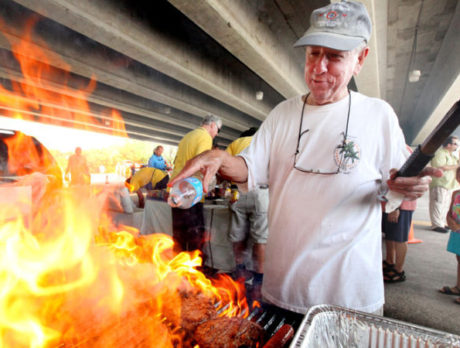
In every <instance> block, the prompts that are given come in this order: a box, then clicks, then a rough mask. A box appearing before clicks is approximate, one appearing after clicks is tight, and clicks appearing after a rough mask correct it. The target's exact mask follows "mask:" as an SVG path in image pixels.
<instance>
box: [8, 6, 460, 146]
mask: <svg viewBox="0 0 460 348" xmlns="http://www.w3.org/2000/svg"><path fill="white" fill-rule="evenodd" d="M328 2H329V1H327V0H313V1H305V0H253V1H246V0H232V1H227V0H170V1H166V0H155V1H148V0H136V1H128V0H78V1H71V0H41V1H36V0H1V1H0V8H1V12H0V13H1V19H2V25H1V27H2V30H1V31H2V35H0V54H1V56H2V59H1V62H0V78H1V80H2V81H3V83H2V84H3V85H4V86H5V87H6V88H9V87H10V85H11V81H19V82H21V81H22V82H23V83H25V84H26V85H27V86H30V87H33V88H42V89H45V90H46V91H49V92H53V93H56V92H58V91H59V92H60V93H64V94H66V95H68V96H69V97H74V98H77V99H78V98H80V94H79V93H78V92H77V90H78V88H81V87H82V86H91V82H90V81H91V79H93V80H95V81H97V84H96V86H95V87H94V89H92V92H91V93H88V94H87V95H86V97H87V99H88V101H89V103H90V104H89V106H90V108H89V110H86V113H87V114H88V115H89V116H91V117H93V118H94V119H96V120H98V122H99V123H98V128H94V130H95V131H98V130H100V129H101V128H104V127H106V128H110V127H112V123H111V120H110V117H108V116H107V115H105V114H104V109H105V108H107V107H109V108H115V109H117V110H118V111H119V112H120V114H121V115H122V117H123V120H124V122H125V124H126V129H127V132H128V135H129V136H130V137H132V138H137V139H143V140H153V141H158V142H163V143H167V144H177V143H178V141H179V140H180V139H181V137H182V136H183V135H184V134H185V133H186V132H188V131H189V130H191V129H193V128H195V127H196V126H197V125H199V123H200V120H201V118H202V117H203V116H205V115H206V114H208V113H214V114H217V115H219V116H221V117H222V118H223V120H224V128H223V131H222V132H221V133H220V134H219V138H218V139H217V140H218V142H219V143H220V144H222V145H226V144H228V143H229V142H230V141H232V140H233V139H234V138H236V137H237V136H238V134H239V133H240V132H241V131H243V130H245V129H247V128H248V127H251V126H258V125H259V124H260V123H261V122H262V121H263V120H264V119H265V117H266V116H267V114H268V112H269V111H270V110H271V109H272V108H273V107H274V106H275V105H276V104H277V103H279V102H280V101H282V100H284V99H285V98H289V97H292V96H294V95H297V94H300V93H305V92H306V86H305V83H304V81H303V62H304V50H303V49H298V48H293V47H292V44H293V43H294V42H295V41H296V39H297V38H298V37H300V36H301V35H302V34H303V32H304V31H305V30H306V29H307V28H308V22H309V16H310V13H311V11H312V10H313V9H314V8H317V7H320V6H322V5H325V4H327V3H328ZM362 2H364V3H365V4H366V6H367V8H368V10H369V12H370V14H371V17H372V20H373V24H374V28H373V34H372V39H371V42H370V47H371V54H370V56H369V57H368V60H367V62H366V64H365V66H364V69H363V71H362V72H361V74H360V75H359V77H358V78H357V79H356V80H355V81H354V83H353V86H354V88H355V89H357V90H358V91H360V92H362V93H364V94H367V95H370V96H377V97H381V98H383V99H386V100H387V101H388V102H389V103H390V104H391V105H392V106H393V108H394V109H395V111H396V113H397V114H398V115H399V118H400V123H401V126H402V128H403V131H404V133H405V135H406V139H407V141H408V143H411V144H418V143H420V142H422V141H423V139H424V137H425V136H426V135H427V134H428V133H429V132H430V131H431V130H432V129H433V128H434V127H435V125H436V124H437V123H438V122H439V120H440V119H441V118H442V117H443V116H444V114H445V113H446V112H447V110H448V108H449V107H450V106H451V105H452V104H453V103H454V102H455V101H456V100H458V99H460V98H459V97H460V93H459V91H460V88H459V87H460V86H459V84H460V79H459V78H458V76H459V72H460V60H459V59H458V57H459V56H460V43H459V40H458V38H457V37H456V36H457V35H458V33H460V3H459V2H458V1H457V0H363V1H362ZM30 18H36V22H35V25H34V27H33V30H32V34H31V37H30V41H31V45H32V46H35V47H39V48H41V49H42V50H43V51H44V52H46V60H48V64H50V65H51V66H52V67H53V68H55V69H53V70H52V71H49V70H46V69H45V70H44V71H42V72H41V78H42V81H38V80H34V79H28V80H27V81H25V80H24V76H23V73H22V72H21V71H20V69H19V66H18V62H17V57H15V56H14V55H13V54H12V44H14V43H17V42H19V40H20V39H21V38H23V37H24V32H23V29H22V28H23V27H24V26H25V25H26V23H27V20H29V19H30ZM20 54H21V55H26V56H27V55H29V58H33V59H34V60H37V61H40V60H45V57H44V56H41V55H35V54H34V53H27V52H21V53H20ZM66 68H69V69H70V70H71V74H65V73H64V70H65V69H66ZM411 70H420V71H421V77H420V79H419V81H418V82H415V83H410V82H408V78H407V76H408V74H409V72H410V71H411ZM43 81H46V85H44V84H43ZM63 81H65V83H66V84H67V86H69V87H70V88H65V89H63V88H62V84H63ZM257 92H262V93H263V99H261V100H259V99H257V98H256V94H257ZM259 95H260V93H259ZM42 102H43V103H44V104H46V105H45V106H46V107H36V109H35V110H34V109H32V110H30V109H28V110H23V111H24V112H28V113H29V114H32V115H34V117H35V119H37V120H38V121H40V122H51V121H52V120H54V122H55V121H56V120H63V119H64V120H65V119H66V118H67V121H66V122H64V124H66V125H69V126H71V125H72V123H73V122H74V120H75V119H74V118H72V117H71V119H72V120H71V121H69V118H68V117H69V115H70V114H72V113H75V114H78V113H79V112H80V113H81V111H78V110H73V108H75V107H74V106H69V105H62V104H61V103H59V102H58V101H49V100H43V101H42ZM50 108H51V109H53V110H56V112H53V114H49V113H48V114H47V113H46V112H44V111H45V110H48V109H50ZM59 110H62V113H61V112H59ZM6 111H8V110H6ZM6 111H5V110H4V109H3V112H2V109H0V114H5V113H6ZM38 116H41V117H40V118H39V117H38ZM80 120H81V119H80ZM80 122H81V121H80Z"/></svg>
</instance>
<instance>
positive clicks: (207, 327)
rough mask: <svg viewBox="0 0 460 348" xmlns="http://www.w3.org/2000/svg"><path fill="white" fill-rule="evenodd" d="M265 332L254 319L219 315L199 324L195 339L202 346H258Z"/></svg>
mask: <svg viewBox="0 0 460 348" xmlns="http://www.w3.org/2000/svg"><path fill="white" fill-rule="evenodd" d="M263 334H264V329H263V328H262V327H261V326H260V325H259V324H257V323H254V322H252V321H249V320H246V319H241V318H228V317H219V318H214V319H210V320H207V321H205V322H203V323H201V324H200V325H198V327H197V328H196V330H195V334H194V340H195V341H196V342H197V344H199V346H200V348H238V347H242V346H244V347H257V346H258V345H259V346H260V344H261V342H262V340H263Z"/></svg>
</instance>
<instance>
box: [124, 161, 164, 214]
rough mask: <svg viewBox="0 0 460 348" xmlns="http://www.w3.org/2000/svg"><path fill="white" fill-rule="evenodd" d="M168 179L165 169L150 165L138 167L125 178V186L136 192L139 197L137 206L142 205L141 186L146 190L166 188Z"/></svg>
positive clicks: (141, 206) (140, 206)
mask: <svg viewBox="0 0 460 348" xmlns="http://www.w3.org/2000/svg"><path fill="white" fill-rule="evenodd" d="M168 181H169V175H168V172H167V171H164V170H160V169H157V168H152V167H144V168H141V169H139V170H138V171H137V172H136V173H134V175H133V176H132V177H130V178H128V179H126V187H128V189H129V191H130V192H136V193H137V197H138V199H139V208H143V207H144V203H145V202H144V194H143V193H142V190H141V189H142V188H145V189H147V190H162V189H165V188H166V185H167V184H168Z"/></svg>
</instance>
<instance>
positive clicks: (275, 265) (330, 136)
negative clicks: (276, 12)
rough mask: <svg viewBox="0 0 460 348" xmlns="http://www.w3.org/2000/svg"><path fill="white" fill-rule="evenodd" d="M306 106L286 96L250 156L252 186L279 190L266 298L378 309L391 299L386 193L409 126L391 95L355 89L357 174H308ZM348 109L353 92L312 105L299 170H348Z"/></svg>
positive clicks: (352, 157)
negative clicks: (386, 277) (387, 291)
mask: <svg viewBox="0 0 460 348" xmlns="http://www.w3.org/2000/svg"><path fill="white" fill-rule="evenodd" d="M302 105H303V102H302V99H301V97H300V96H299V97H295V98H291V99H289V100H286V101H284V102H282V103H280V104H279V105H278V106H277V107H276V108H275V109H273V111H272V112H271V113H270V114H269V115H268V117H267V119H266V120H265V121H264V122H263V124H262V125H261V127H260V129H259V131H258V132H257V133H256V135H255V136H254V138H253V140H252V142H251V145H250V146H249V147H248V148H247V149H246V150H245V151H243V152H242V153H241V156H242V157H243V158H244V159H245V161H246V163H247V166H248V170H249V177H248V185H249V189H252V188H254V187H255V186H256V185H261V184H268V185H269V188H270V190H269V192H270V206H269V215H268V216H269V231H270V234H269V238H268V242H267V246H266V256H265V258H266V261H265V266H264V282H263V287H262V295H263V296H264V298H265V299H267V300H268V301H270V302H272V303H273V304H275V305H277V306H279V307H282V308H285V309H288V310H292V311H295V312H299V313H305V312H306V311H307V310H308V308H309V307H310V306H313V305H317V304H332V305H341V306H345V307H348V308H353V309H356V310H362V311H367V312H373V311H375V310H377V309H378V308H380V307H381V306H382V305H383V303H384V289H383V279H382V264H381V260H382V252H381V205H380V202H379V201H378V198H377V197H378V194H379V192H380V191H381V189H382V184H385V182H386V180H388V178H389V171H390V169H391V168H399V167H400V166H401V165H402V164H403V163H404V161H405V159H406V157H407V151H406V145H405V140H404V136H403V133H402V131H401V128H400V127H399V124H398V119H397V117H396V115H395V113H394V111H393V110H392V108H391V107H390V106H389V105H388V104H387V103H386V102H384V101H382V100H380V99H375V98H369V97H366V96H364V95H362V94H359V93H355V92H352V94H351V112H350V118H349V127H348V136H347V141H348V146H347V149H348V151H347V154H348V159H347V161H346V163H345V164H344V167H346V170H345V171H346V172H347V173H343V172H341V173H339V174H332V175H324V174H312V173H304V172H301V171H299V170H296V169H294V153H295V151H296V147H297V140H298V134H299V126H300V114H301V110H302ZM347 113H348V96H347V97H346V98H343V99H341V100H340V101H338V102H336V103H332V104H328V105H324V106H312V105H308V104H307V105H305V112H304V116H303V117H304V119H303V126H302V132H304V131H305V130H307V129H308V131H307V132H305V133H304V134H303V135H302V136H301V138H300V142H299V155H298V157H297V167H298V168H303V169H313V170H321V171H322V172H327V171H334V170H336V169H337V168H338V165H337V160H338V158H340V151H339V149H336V147H337V145H339V144H341V142H342V139H343V134H344V132H345V128H346V122H347Z"/></svg>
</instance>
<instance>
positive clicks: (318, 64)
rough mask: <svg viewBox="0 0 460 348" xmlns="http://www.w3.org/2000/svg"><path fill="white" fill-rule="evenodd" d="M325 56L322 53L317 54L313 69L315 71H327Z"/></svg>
mask: <svg viewBox="0 0 460 348" xmlns="http://www.w3.org/2000/svg"><path fill="white" fill-rule="evenodd" d="M327 63H328V62H327V57H326V55H324V54H321V55H319V56H318V57H317V58H316V60H315V63H314V66H313V69H314V72H315V73H322V72H324V71H327Z"/></svg>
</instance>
